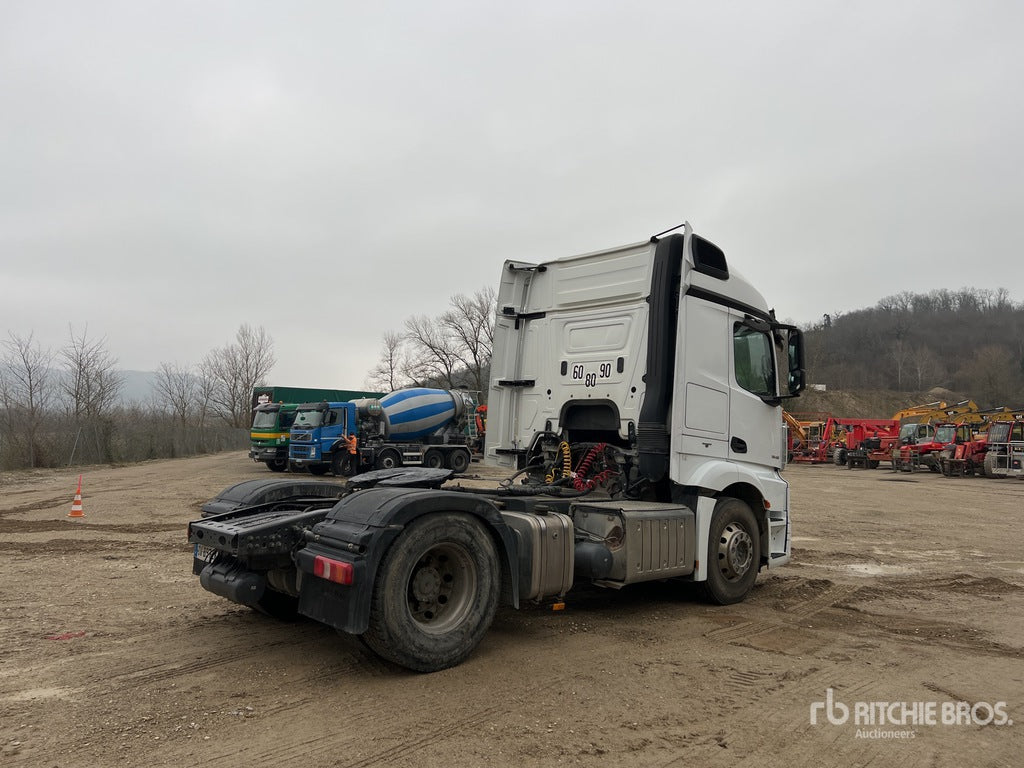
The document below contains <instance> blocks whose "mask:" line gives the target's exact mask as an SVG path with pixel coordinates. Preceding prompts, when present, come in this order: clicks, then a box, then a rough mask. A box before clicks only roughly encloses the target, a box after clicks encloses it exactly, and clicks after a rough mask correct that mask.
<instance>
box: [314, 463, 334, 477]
mask: <svg viewBox="0 0 1024 768" xmlns="http://www.w3.org/2000/svg"><path fill="white" fill-rule="evenodd" d="M330 468H331V465H330V464H310V465H309V471H310V472H311V473H312V474H314V475H326V474H327V472H328V471H329V470H330Z"/></svg>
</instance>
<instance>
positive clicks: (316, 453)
mask: <svg viewBox="0 0 1024 768" xmlns="http://www.w3.org/2000/svg"><path fill="white" fill-rule="evenodd" d="M475 409H476V403H475V402H474V401H473V399H472V398H471V397H470V396H469V394H468V393H466V392H461V391H458V390H444V389H427V388H423V387H418V388H412V389H400V390H396V391H394V392H391V393H389V394H387V395H384V396H383V397H381V398H379V399H378V398H360V399H356V400H349V401H348V402H327V401H323V402H319V403H303V404H302V405H300V406H299V407H298V409H297V411H296V416H295V422H294V423H293V424H292V429H291V435H290V444H289V448H288V457H289V460H290V462H291V465H292V467H293V468H295V469H300V470H301V469H309V471H310V472H312V473H313V474H315V475H323V474H326V473H327V472H333V473H334V474H335V475H338V476H341V477H349V476H351V475H354V474H357V473H358V472H361V471H364V470H370V469H394V468H397V467H402V466H409V465H411V466H422V467H429V468H433V469H442V468H444V469H451V470H453V471H454V472H456V473H461V472H465V471H466V469H468V467H469V463H470V459H471V455H470V451H469V445H468V436H467V426H468V421H469V419H471V418H473V416H474V415H475Z"/></svg>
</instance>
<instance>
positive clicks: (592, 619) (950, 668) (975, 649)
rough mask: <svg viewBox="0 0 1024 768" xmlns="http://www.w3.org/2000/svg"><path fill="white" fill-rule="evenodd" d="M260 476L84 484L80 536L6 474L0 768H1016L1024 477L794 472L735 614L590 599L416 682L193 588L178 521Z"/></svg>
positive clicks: (652, 590) (508, 614)
mask: <svg viewBox="0 0 1024 768" xmlns="http://www.w3.org/2000/svg"><path fill="white" fill-rule="evenodd" d="M475 467H476V465H474V468H475ZM268 476H270V473H269V472H268V471H267V470H266V469H265V468H264V467H263V466H262V465H256V464H253V463H252V462H250V461H249V460H248V459H247V458H246V457H245V455H244V454H243V453H228V454H221V455H217V456H209V457H201V458H196V459H182V460H173V461H160V462H151V463H146V464H142V465H136V466H128V467H111V468H96V469H88V470H86V471H85V476H84V479H83V497H84V502H83V506H84V510H85V515H86V517H85V518H84V519H73V518H69V517H68V516H67V513H68V512H69V511H70V508H71V502H72V499H73V496H74V490H75V484H76V482H77V479H78V473H77V471H75V472H72V471H71V470H64V471H62V470H46V471H36V472H29V473H16V474H5V475H2V476H0V550H2V551H0V580H2V581H0V583H2V589H0V628H2V631H0V765H4V766H7V765H11V766H67V765H75V766H113V765H146V766H152V767H153V768H160V767H162V766H182V765H194V764H199V763H202V764H206V765H225V766H288V765H293V764H299V763H300V762H301V764H303V765H326V766H376V765H396V766H401V765H413V764H415V765H417V766H422V767H423V768H435V767H436V768H440V767H441V766H474V767H475V766H484V765H493V766H534V765H541V766H549V765H550V766H554V765H599V766H600V765H604V766H609V767H612V766H614V767H616V768H618V766H670V765H672V766H684V765H697V766H714V765H737V764H738V765H750V764H754V761H755V759H756V763H757V764H758V765H761V766H798V765H808V766H823V765H836V766H863V765H877V766H891V765H900V766H901V768H914V767H915V766H979V765H1000V766H1017V765H1020V764H1021V762H1020V761H1021V758H1020V755H1021V753H1022V752H1024V654H1022V649H1024V639H1022V634H1024V546H1022V545H1021V536H1020V533H1019V531H1018V530H1017V529H1016V525H1017V523H1019V522H1021V519H1022V517H1024V481H1017V480H1002V481H999V480H985V479H981V478H946V477H942V476H941V475H932V474H929V473H927V472H925V473H915V474H902V475H896V474H894V473H892V472H890V471H888V470H884V469H878V470H873V471H872V470H856V469H854V470H847V469H840V468H837V467H834V466H830V465H829V466H806V465H801V466H793V467H790V468H788V469H787V471H786V476H787V478H788V479H789V480H790V482H791V484H792V491H793V516H794V520H795V522H794V551H795V557H794V562H793V563H792V564H790V565H788V566H786V567H784V568H782V569H779V570H778V571H773V572H772V573H771V574H764V573H762V574H761V576H760V578H759V579H758V583H757V586H756V588H755V590H754V592H753V594H752V595H751V597H750V598H749V599H748V600H747V601H746V602H744V603H741V604H739V605H736V606H730V607H727V608H722V607H713V606H710V605H706V604H703V603H701V602H699V600H697V598H696V597H695V595H694V594H693V592H692V590H689V589H687V588H686V587H685V586H682V585H678V584H674V583H657V584H650V585H639V586H637V587H634V588H629V589H625V590H622V591H619V592H615V591H610V590H592V589H587V590H583V591H581V592H580V593H578V594H577V593H575V592H574V593H570V595H569V598H568V601H567V602H568V608H567V610H565V611H564V612H552V611H550V610H549V609H547V608H543V607H531V608H528V609H526V610H522V611H513V610H511V609H509V610H502V611H501V612H499V615H498V618H497V620H496V621H495V624H494V626H493V628H492V629H491V631H490V633H489V634H488V636H487V637H486V639H485V640H484V642H483V644H482V645H481V647H480V648H479V649H478V650H477V652H476V653H475V654H474V655H473V656H472V657H471V658H470V659H469V660H468V661H467V662H466V663H464V664H463V665H461V666H459V667H457V668H455V669H450V670H446V671H444V672H440V673H436V674H432V675H417V674H412V673H409V672H406V671H403V670H401V669H398V668H395V667H392V666H390V665H388V664H385V663H383V662H380V661H378V660H377V659H376V658H375V657H373V656H372V655H371V654H370V653H369V652H368V651H366V650H365V649H364V648H363V646H362V645H361V644H360V643H359V642H358V641H357V640H355V639H354V638H350V637H345V636H341V635H339V634H337V633H335V632H334V631H333V630H330V629H328V628H326V627H324V626H321V625H318V624H315V623H312V622H307V621H300V622H299V623H295V624H282V623H277V622H275V621H273V620H271V619H269V618H267V617H264V616H262V615H259V614H256V613H254V612H252V611H250V610H248V609H245V608H242V607H240V606H235V605H233V604H231V603H228V602H226V601H225V600H223V599H221V598H218V597H215V596H214V595H211V594H209V593H207V592H205V591H203V590H202V589H201V588H200V587H199V583H198V579H196V578H195V577H194V576H192V574H191V571H190V568H191V553H190V548H189V546H188V544H187V543H186V541H185V523H186V522H187V521H188V520H190V519H193V518H195V517H198V510H199V505H200V504H201V503H202V502H203V501H205V500H206V499H208V498H210V497H212V496H214V495H215V494H216V493H217V492H218V491H220V490H221V489H222V488H224V487H226V486H228V485H231V484H232V483H234V482H237V481H238V480H242V479H248V478H254V477H268ZM829 691H831V693H829ZM828 696H831V702H832V703H831V704H830V705H829V704H826V705H825V706H824V707H818V708H817V710H816V712H815V717H816V724H812V723H811V712H812V710H814V709H815V708H814V704H815V702H826V701H827V697H828ZM871 702H894V703H898V704H897V708H896V709H893V708H892V707H884V706H883V707H882V712H883V715H884V717H886V718H896V719H897V724H896V725H893V724H892V720H890V719H883V721H882V722H881V724H879V721H878V719H877V718H876V719H875V720H874V721H872V720H871V719H870V715H871V713H873V712H877V711H878V707H877V706H874V705H872V704H871ZM959 702H966V704H962V703H959ZM1000 702H1005V704H1002V705H1000V704H999V703H1000ZM932 703H934V708H935V709H934V710H933V711H932V715H931V716H930V718H931V719H932V722H934V724H931V723H930V722H929V719H930V718H929V715H928V714H927V713H928V711H929V709H928V707H929V706H931V704H932ZM989 705H995V706H996V708H995V711H992V709H991V708H990V706H989ZM900 706H902V707H904V708H905V709H906V712H905V713H903V714H901V712H902V710H901V709H900V708H899V707H900ZM843 707H846V708H847V710H848V712H849V716H848V718H847V719H846V720H845V722H840V721H841V720H843V718H842V713H843ZM958 707H959V709H958ZM970 707H974V709H973V715H972V711H971V710H970V709H969V708H970ZM886 712H888V713H889V714H888V715H885V713H886ZM957 712H959V718H960V722H959V724H956V717H957V715H956V713H957ZM908 713H909V714H908ZM915 713H916V714H915ZM947 714H948V720H952V721H953V722H948V721H946V720H947V718H946V717H944V715H947ZM829 715H831V716H832V719H833V720H834V721H836V724H833V723H832V722H830V721H829V718H828V716H829ZM915 716H917V717H918V718H919V719H918V721H916V722H915V720H914V717H915ZM907 718H909V719H907ZM990 719H991V720H993V722H991V723H989V724H987V725H986V724H982V723H984V722H986V721H987V720H990ZM1001 720H1012V721H1014V722H1013V724H1010V723H1006V724H1004V725H998V724H997V722H999V721H1001Z"/></svg>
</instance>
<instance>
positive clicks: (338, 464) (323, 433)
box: [288, 401, 359, 475]
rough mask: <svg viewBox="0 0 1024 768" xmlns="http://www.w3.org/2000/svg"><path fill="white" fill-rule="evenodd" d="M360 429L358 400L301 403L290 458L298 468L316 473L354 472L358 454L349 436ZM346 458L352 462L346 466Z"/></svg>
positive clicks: (292, 437) (291, 442) (293, 428)
mask: <svg viewBox="0 0 1024 768" xmlns="http://www.w3.org/2000/svg"><path fill="white" fill-rule="evenodd" d="M358 433H359V425H358V421H357V410H356V404H355V403H353V402H347V403H338V402H327V401H321V402H319V403H302V404H301V405H300V406H299V407H298V408H297V409H296V415H295V422H294V423H293V424H292V429H291V435H290V444H289V448H288V458H289V461H290V462H291V464H292V466H293V467H294V468H295V469H298V470H302V469H308V470H309V471H310V472H312V473H313V474H314V475H324V474H327V472H329V471H331V470H332V469H333V470H334V473H335V474H337V475H342V474H345V475H348V474H352V471H353V470H354V469H355V466H354V462H355V457H354V456H353V454H352V453H350V451H349V440H350V439H351V437H354V436H358ZM346 462H353V466H345V464H346Z"/></svg>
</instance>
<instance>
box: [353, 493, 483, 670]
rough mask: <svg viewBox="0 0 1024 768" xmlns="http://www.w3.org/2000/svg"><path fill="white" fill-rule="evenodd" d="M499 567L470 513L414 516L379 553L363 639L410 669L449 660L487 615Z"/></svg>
mask: <svg viewBox="0 0 1024 768" xmlns="http://www.w3.org/2000/svg"><path fill="white" fill-rule="evenodd" d="M500 571H501V569H500V567H499V564H498V554H497V550H496V548H495V545H494V540H493V539H492V538H491V536H490V534H489V533H488V532H487V530H486V529H485V528H484V527H483V525H482V524H481V523H480V522H478V521H477V520H476V519H474V518H472V517H469V516H467V515H460V514H455V513H440V514H431V515H427V516H425V517H421V518H419V519H418V520H416V521H414V522H413V523H412V524H411V525H409V526H408V527H407V528H406V529H405V531H404V532H403V533H402V535H401V536H400V537H399V538H398V540H397V541H395V543H394V545H392V547H391V549H390V550H388V552H387V554H385V556H384V560H383V562H382V563H381V566H380V570H379V571H378V574H377V581H376V583H375V584H374V588H373V597H372V599H371V603H370V624H369V628H368V629H367V631H366V633H365V634H364V635H363V640H364V641H365V643H366V644H367V645H368V646H369V647H370V648H371V649H372V650H373V651H374V652H375V653H377V654H378V655H380V656H382V657H383V658H385V659H388V660H389V661H393V662H395V663H396V664H400V665H401V666H403V667H407V668H408V669H412V670H415V671H417V672H436V671H437V670H439V669H445V668H447V667H452V666H455V665H456V664H458V663H460V662H462V661H463V660H464V659H465V658H466V657H467V656H469V654H470V653H472V652H473V649H475V648H476V646H477V645H478V644H479V643H480V641H481V640H482V639H483V636H484V635H485V634H486V632H487V629H488V628H489V627H490V625H491V622H492V621H493V619H494V613H495V611H496V610H497V607H498V595H499V589H500V585H501V572H500Z"/></svg>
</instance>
